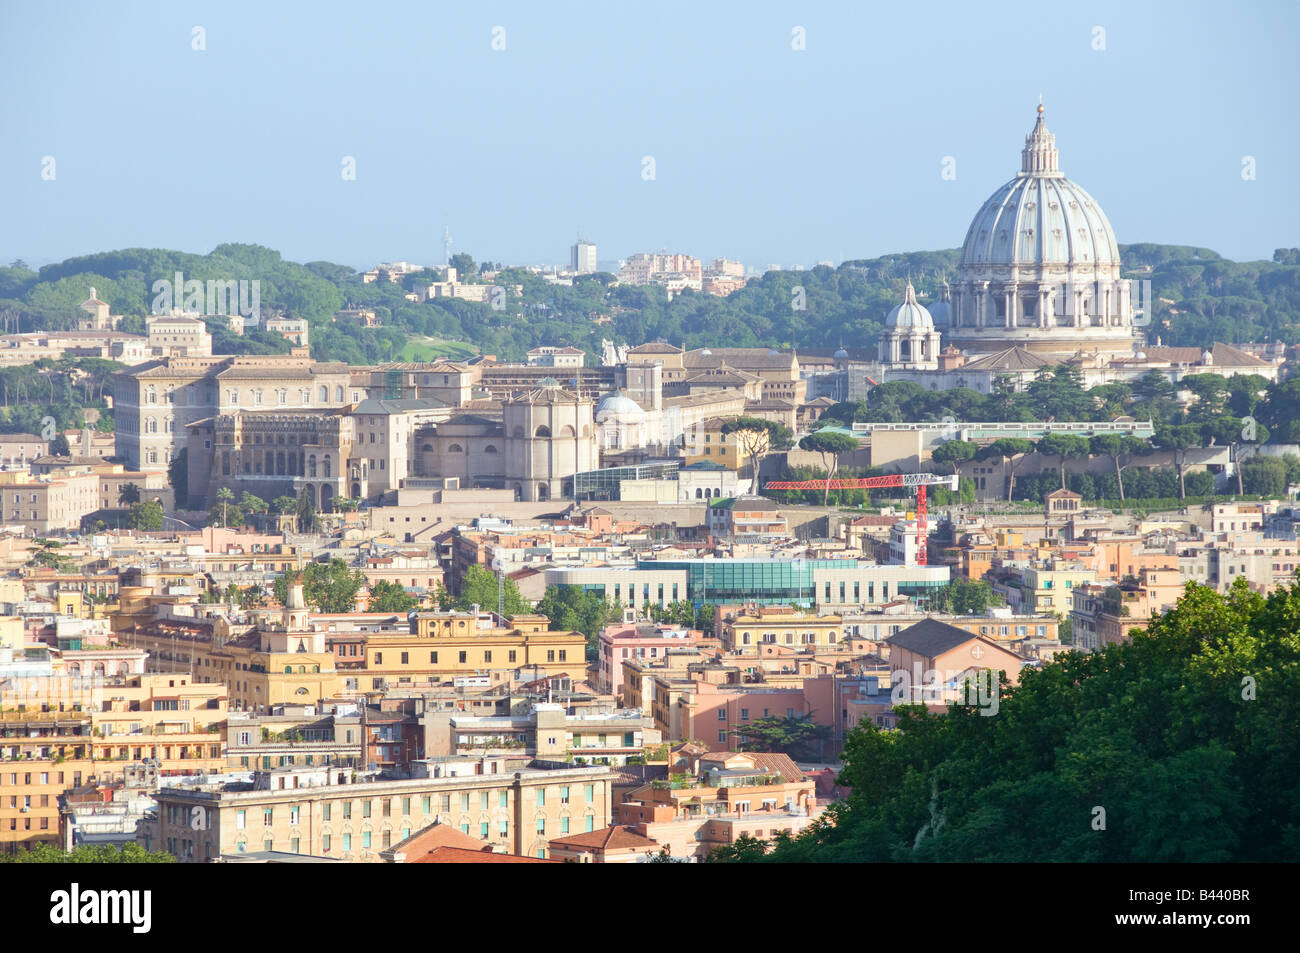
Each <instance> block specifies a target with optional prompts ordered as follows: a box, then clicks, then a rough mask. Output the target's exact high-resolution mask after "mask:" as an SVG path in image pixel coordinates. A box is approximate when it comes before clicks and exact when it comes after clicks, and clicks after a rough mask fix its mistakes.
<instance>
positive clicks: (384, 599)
mask: <svg viewBox="0 0 1300 953" xmlns="http://www.w3.org/2000/svg"><path fill="white" fill-rule="evenodd" d="M418 605H419V603H418V602H417V601H416V599H415V596H413V595H411V594H410V593H409V592H407V591H406V589H404V588H403V587H402V586H401V584H399V583H396V582H390V581H389V580H387V579H381V580H379V581H378V582H377V583H375V584H374V585H373V586H371V587H370V611H371V612H397V613H400V614H402V615H405V614H406V613H408V612H410V611H411V610H412V609H414V608H415V607H416V606H418Z"/></svg>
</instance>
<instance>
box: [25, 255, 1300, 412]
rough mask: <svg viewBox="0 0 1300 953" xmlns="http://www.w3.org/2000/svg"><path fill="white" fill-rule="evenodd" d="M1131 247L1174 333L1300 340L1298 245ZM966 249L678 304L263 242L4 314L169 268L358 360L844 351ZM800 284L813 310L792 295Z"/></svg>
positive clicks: (68, 314)
mask: <svg viewBox="0 0 1300 953" xmlns="http://www.w3.org/2000/svg"><path fill="white" fill-rule="evenodd" d="M1121 254H1122V255H1123V257H1124V261H1125V263H1126V265H1127V266H1128V267H1129V268H1130V269H1133V270H1132V271H1130V272H1128V273H1127V274H1128V275H1129V276H1130V277H1137V278H1150V280H1151V282H1152V290H1153V293H1154V296H1155V298H1156V300H1157V304H1156V307H1155V313H1154V329H1155V333H1157V334H1159V335H1160V336H1161V337H1162V339H1163V340H1164V343H1166V344H1172V345H1184V344H1185V345H1194V346H1198V347H1199V346H1204V345H1206V344H1208V343H1209V342H1211V341H1215V340H1219V341H1225V342H1227V343H1237V342H1241V341H1264V340H1274V339H1281V340H1283V341H1286V342H1287V343H1295V342H1297V341H1300V263H1298V262H1297V253H1296V251H1295V249H1280V250H1279V251H1278V253H1277V254H1276V255H1275V256H1274V261H1273V262H1233V261H1228V260H1227V259H1224V258H1221V257H1219V256H1218V255H1216V254H1215V253H1214V252H1212V251H1209V250H1208V249H1203V248H1190V247H1183V246H1172V245H1126V246H1122V247H1121ZM455 258H456V266H457V269H458V272H459V278H460V280H470V281H481V280H484V279H482V278H481V277H480V276H479V271H480V266H479V265H478V264H476V263H475V262H474V261H473V259H472V258H471V257H470V256H469V255H466V254H463V253H462V254H458V255H457V256H455ZM957 259H958V252H957V251H956V250H955V249H951V250H945V251H936V252H914V253H908V254H896V255H887V256H884V257H881V258H876V259H870V260H863V261H848V262H844V263H843V264H842V265H840V266H839V267H838V268H831V267H828V266H824V265H819V266H818V267H816V268H813V269H810V270H808V271H798V272H795V271H771V272H768V273H767V274H765V275H763V276H762V277H760V278H755V279H753V280H751V281H750V282H749V284H748V285H746V287H744V288H743V289H741V290H740V291H737V292H735V293H734V294H732V295H729V296H728V297H726V298H718V297H714V296H712V295H707V294H701V293H696V292H691V291H686V292H683V293H682V294H680V295H677V296H676V297H674V298H673V300H672V301H669V300H668V296H667V294H666V293H665V291H664V289H663V288H660V287H657V286H646V287H611V286H610V285H611V282H612V276H610V275H606V274H595V275H586V276H583V277H582V278H580V279H578V280H576V281H575V282H574V284H573V286H572V287H563V286H557V285H551V284H548V283H547V282H545V281H544V280H543V279H542V278H541V277H539V276H537V275H533V274H530V273H528V272H527V271H525V270H524V269H519V268H506V269H503V270H500V271H498V272H497V273H496V275H495V277H494V279H493V280H494V282H495V283H496V284H497V285H499V286H500V287H501V288H502V289H504V291H505V307H504V308H503V309H501V310H494V309H493V308H492V307H491V306H490V305H488V304H480V303H477V302H469V301H465V300H463V299H456V298H437V299H434V300H431V301H427V302H419V303H416V302H411V301H408V300H407V299H406V297H405V296H406V294H407V293H409V292H410V291H411V290H412V289H414V288H415V287H417V286H418V285H419V284H420V283H424V284H426V285H427V284H428V283H429V282H431V281H436V280H439V279H440V278H442V277H443V276H442V274H441V273H440V272H439V271H425V272H421V273H418V274H413V275H407V276H406V277H405V278H404V279H403V280H402V281H401V282H397V283H394V282H387V281H377V282H374V283H372V284H363V283H362V282H361V280H360V276H359V274H358V272H357V271H356V270H355V269H354V268H351V267H347V266H343V265H337V264H332V263H330V262H308V263H306V264H297V263H294V262H287V261H284V260H283V259H282V258H281V257H280V254H279V253H278V252H276V251H273V250H271V249H269V248H264V247H262V246H259V245H241V244H225V245H220V246H218V247H217V248H215V249H213V251H212V252H211V253H210V254H207V255H195V254H188V253H185V252H176V251H168V250H163V249H147V248H131V249H122V250H118V251H111V252H104V253H101V254H96V255H87V256H83V257H79V258H71V259H68V260H67V261H64V262H60V263H58V264H52V265H46V266H45V267H43V268H41V270H40V272H39V273H36V272H33V271H31V270H30V269H28V268H26V267H25V266H22V267H16V266H15V267H9V268H0V316H3V317H4V322H3V324H4V326H7V327H8V328H9V329H10V330H20V329H21V330H31V329H34V328H50V329H55V328H65V327H68V326H70V325H71V323H72V322H73V321H74V320H75V319H76V317H77V316H78V311H77V305H78V304H79V303H80V302H81V301H83V300H84V299H85V295H86V291H87V289H88V288H89V286H91V285H94V286H95V287H96V289H97V290H98V293H99V296H100V297H101V298H102V299H103V300H105V301H107V302H109V304H110V305H112V307H113V310H114V313H117V314H123V315H128V316H130V317H131V318H132V319H134V321H135V322H136V323H138V324H139V325H140V327H143V318H144V316H145V315H146V314H147V313H149V311H150V310H151V307H152V303H153V299H154V295H153V292H152V283H153V282H154V281H156V280H158V279H168V280H172V279H173V277H174V274H175V272H177V271H180V272H182V273H183V275H184V277H185V278H186V279H198V280H201V281H207V280H209V279H220V280H240V279H246V280H258V281H260V282H261V285H260V292H261V295H260V297H261V307H262V311H263V313H264V315H265V314H267V313H271V312H283V313H285V314H288V315H290V316H293V317H304V318H306V319H307V320H308V321H309V322H310V324H311V343H312V353H313V354H314V355H315V356H317V357H321V358H331V359H335V360H344V361H348V362H350V363H368V362H374V361H380V360H392V359H397V358H398V357H399V355H402V354H403V352H404V351H405V352H406V355H407V356H411V352H410V351H407V350H406V349H407V348H408V347H416V348H421V349H430V350H433V351H435V352H436V351H437V349H438V348H440V347H441V346H442V344H443V342H469V344H471V345H473V346H474V347H476V348H477V349H478V350H479V351H480V352H482V353H491V354H496V355H497V356H498V357H501V358H505V359H521V358H522V357H523V356H524V352H525V351H526V350H527V349H528V348H530V347H535V346H537V345H544V344H555V345H564V344H572V345H574V346H576V347H581V348H583V349H585V350H586V351H587V352H588V353H589V354H592V355H594V354H597V353H599V347H600V340H601V338H602V337H605V338H611V339H613V340H614V341H615V343H629V344H639V343H641V342H643V341H652V340H656V339H662V340H665V341H671V342H673V343H674V344H685V345H686V346H687V347H702V346H704V345H711V346H715V347H716V346H736V347H744V346H749V347H759V346H786V347H789V346H794V347H804V348H809V347H823V348H828V347H829V348H833V347H836V346H837V345H839V344H842V343H843V344H851V343H853V342H863V341H866V342H871V341H874V340H875V339H876V336H877V335H878V334H879V332H880V330H881V327H882V323H883V321H884V317H885V315H886V314H888V312H889V310H890V309H891V308H893V307H894V306H895V305H896V304H898V303H899V302H900V301H901V300H902V298H903V288H904V285H905V284H906V281H907V279H908V277H909V275H910V276H911V278H912V279H913V281H914V282H915V283H916V284H917V286H918V288H919V289H920V294H921V295H922V301H923V303H931V304H932V303H933V300H934V295H935V294H936V293H937V290H938V288H939V286H940V283H941V282H942V281H943V280H945V279H947V280H952V279H953V278H955V276H956V266H957ZM1145 266H1150V268H1151V271H1150V272H1149V273H1148V272H1147V271H1145V270H1144V269H1145ZM796 289H802V295H799V294H797V293H796ZM800 297H802V299H803V303H804V305H805V306H804V307H803V308H797V307H795V306H794V304H795V302H796V300H797V299H798V298H800ZM349 306H350V307H367V308H373V309H374V310H375V311H376V313H377V314H378V315H379V317H380V321H381V323H382V326H381V327H378V328H365V327H361V326H359V325H358V324H357V323H356V322H350V323H348V322H344V323H337V324H336V323H335V322H334V321H333V320H332V319H333V316H334V314H335V313H336V312H337V311H338V310H339V309H340V308H343V307H349ZM132 326H133V325H132ZM127 329H130V327H128V328H127ZM211 330H212V332H213V334H214V337H215V339H216V340H215V341H214V344H215V346H216V349H217V351H218V352H220V353H225V352H227V351H228V350H229V351H231V352H235V353H239V352H242V353H273V352H277V351H279V352H283V351H286V350H287V349H288V346H289V345H288V342H286V341H285V340H284V339H283V338H281V337H279V336H278V335H274V334H269V333H267V332H266V331H264V330H261V329H260V328H250V330H249V331H248V333H246V334H245V335H244V336H243V337H237V336H234V335H230V334H229V332H227V331H226V330H225V329H224V327H223V326H221V325H220V324H217V323H215V322H214V323H213V325H212V327H211ZM444 353H445V351H444ZM1058 419H1059V418H1058Z"/></svg>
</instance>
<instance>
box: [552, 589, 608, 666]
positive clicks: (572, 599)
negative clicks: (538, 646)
mask: <svg viewBox="0 0 1300 953" xmlns="http://www.w3.org/2000/svg"><path fill="white" fill-rule="evenodd" d="M537 612H538V613H539V614H541V615H544V616H546V618H548V619H550V620H551V628H552V629H554V630H556V631H559V632H581V633H582V634H583V635H585V636H586V637H587V660H588V661H595V658H596V640H597V639H598V638H599V637H600V632H601V630H602V629H604V628H605V626H607V625H609V624H610V623H612V622H617V621H618V620H619V619H620V618H622V616H623V607H622V606H621V605H619V604H615V605H612V606H611V605H610V604H609V603H607V602H606V601H605V600H604V599H602V598H601V597H600V596H598V595H596V594H595V593H594V592H588V591H587V590H586V589H583V588H582V587H580V586H547V587H546V593H545V594H544V595H543V596H542V598H541V599H540V600H539V601H538V603H537Z"/></svg>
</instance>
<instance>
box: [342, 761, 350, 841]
mask: <svg viewBox="0 0 1300 953" xmlns="http://www.w3.org/2000/svg"><path fill="white" fill-rule="evenodd" d="M349 740H350V739H349ZM343 820H345V821H350V820H352V802H351V801H344V802H343ZM344 850H347V848H346V847H345V848H344Z"/></svg>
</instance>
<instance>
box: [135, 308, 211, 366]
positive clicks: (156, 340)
mask: <svg viewBox="0 0 1300 953" xmlns="http://www.w3.org/2000/svg"><path fill="white" fill-rule="evenodd" d="M145 323H146V326H147V327H148V333H149V347H151V348H153V349H154V351H155V352H156V353H157V354H158V355H160V356H162V357H211V356H212V335H211V334H209V333H208V326H207V325H206V324H204V323H203V321H202V319H200V318H196V317H191V316H189V315H184V314H166V315H156V316H152V317H149V318H147V319H146V321H145Z"/></svg>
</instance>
